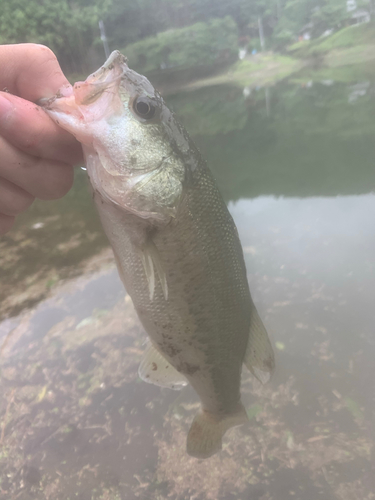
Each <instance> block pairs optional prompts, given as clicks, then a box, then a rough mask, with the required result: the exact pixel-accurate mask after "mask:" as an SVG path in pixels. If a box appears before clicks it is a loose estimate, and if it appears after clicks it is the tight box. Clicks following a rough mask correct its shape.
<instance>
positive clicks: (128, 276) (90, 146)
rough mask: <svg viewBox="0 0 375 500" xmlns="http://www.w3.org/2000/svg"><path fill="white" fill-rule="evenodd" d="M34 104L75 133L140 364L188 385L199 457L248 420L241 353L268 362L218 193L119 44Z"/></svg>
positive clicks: (246, 359) (256, 363)
mask: <svg viewBox="0 0 375 500" xmlns="http://www.w3.org/2000/svg"><path fill="white" fill-rule="evenodd" d="M44 107H45V109H46V111H47V113H48V114H49V115H50V116H51V117H52V118H53V119H54V120H55V122H56V123H57V124H58V125H60V126H61V127H63V128H64V129H66V130H68V131H69V132H71V133H72V134H73V135H74V136H75V137H76V138H77V139H78V140H79V141H80V142H81V143H82V145H83V151H84V155H85V161H86V167H87V172H88V176H89V179H90V183H91V186H92V190H93V197H94V200H95V203H96V206H97V209H98V211H99V214H100V218H101V222H102V224H103V227H104V230H105V232H106V234H107V236H108V239H109V241H110V243H111V245H112V248H113V252H114V255H115V259H116V263H117V267H118V271H119V274H120V276H121V279H122V281H123V283H124V285H125V287H126V290H127V292H128V293H129V295H130V297H131V298H132V300H133V303H134V307H135V309H136V311H137V314H138V316H139V319H140V321H141V322H142V324H143V326H144V328H145V330H146V332H147V333H148V335H149V337H150V340H151V342H150V345H149V347H148V348H147V350H146V352H145V354H144V358H143V360H142V362H141V365H140V368H139V375H140V377H141V378H142V379H143V380H145V381H148V382H152V383H155V384H158V385H160V386H162V387H172V388H180V387H182V386H184V385H186V384H187V383H188V382H189V383H190V384H191V385H192V386H193V388H194V389H195V391H196V392H197V394H198V396H199V398H200V400H201V403H202V409H201V411H200V412H199V413H198V414H197V415H196V416H195V418H194V420H193V423H192V425H191V428H190V431H189V433H188V438H187V452H188V453H189V454H190V455H192V456H194V457H199V458H206V457H209V456H211V455H213V454H214V453H216V452H217V451H218V450H220V449H221V445H222V437H223V435H224V433H225V432H226V431H227V429H229V428H230V427H233V426H235V425H239V424H242V423H244V422H246V421H247V420H248V419H247V415H246V411H245V409H244V407H243V405H242V403H241V397H240V382H241V370H242V365H243V363H244V364H245V365H246V366H247V368H248V369H249V370H250V371H251V372H252V373H253V374H254V375H255V376H256V377H257V378H258V379H259V380H260V381H261V382H265V381H267V380H268V379H269V377H270V374H271V372H272V370H273V368H274V355H273V351H272V347H271V344H270V342H269V339H268V336H267V332H266V330H265V328H264V326H263V323H262V321H261V319H260V317H259V315H258V313H257V311H256V309H255V306H254V304H253V301H252V299H251V296H250V292H249V286H248V283H247V278H246V269H245V263H244V258H243V253H242V248H241V244H240V241H239V237H238V234H237V230H236V227H235V225H234V222H233V220H232V217H231V216H230V214H229V212H228V210H227V207H226V204H225V203H224V201H223V199H222V197H221V195H220V193H219V191H218V188H217V187H216V183H215V181H214V179H213V177H212V175H211V173H210V171H209V169H208V167H207V165H206V163H205V162H204V161H203V159H202V158H201V155H200V153H199V151H198V150H197V148H196V147H195V145H194V144H193V142H192V140H191V139H190V138H189V136H188V134H187V133H186V131H185V130H184V128H183V127H182V126H181V125H180V124H179V123H178V121H177V120H176V118H175V117H174V115H173V114H172V113H171V112H170V111H169V109H168V108H167V106H166V105H165V103H164V101H163V99H162V98H161V96H160V95H159V94H158V92H156V91H155V89H154V88H153V86H152V85H151V83H150V82H149V81H148V80H147V79H146V78H145V77H144V76H141V75H139V74H137V73H136V72H134V71H132V70H131V69H129V68H128V66H127V64H126V59H125V57H124V56H123V55H122V54H120V52H118V51H115V52H113V53H112V54H111V56H110V57H109V59H108V60H107V61H106V63H105V64H104V66H102V67H101V68H100V69H99V70H98V71H96V72H95V73H93V74H92V75H90V76H89V77H88V78H87V79H86V81H85V82H78V83H76V84H75V85H74V86H73V87H71V86H67V87H65V88H62V89H60V91H59V93H58V94H57V95H56V96H55V97H53V98H52V99H49V100H48V101H46V102H45V103H44Z"/></svg>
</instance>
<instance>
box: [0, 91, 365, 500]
mask: <svg viewBox="0 0 375 500" xmlns="http://www.w3.org/2000/svg"><path fill="white" fill-rule="evenodd" d="M168 102H169V103H170V104H171V105H172V107H173V108H174V109H175V111H176V112H177V114H179V115H180V116H181V117H182V119H183V121H184V123H185V124H186V126H187V128H188V130H189V131H190V133H191V134H192V135H193V136H194V138H195V140H196V142H197V143H198V145H199V147H200V149H201V151H202V153H203V155H204V156H205V157H206V158H207V160H208V161H209V165H210V167H211V169H212V170H213V172H214V174H215V176H216V178H217V180H218V183H219V185H220V188H221V191H222V193H223V195H224V197H225V199H226V201H227V202H228V203H229V208H230V211H231V213H232V214H233V217H234V219H235V221H236V224H237V227H238V230H239V233H240V236H241V240H242V243H243V247H244V252H245V259H246V264H247V269H248V278H249V282H250V287H251V291H252V295H253V298H254V301H255V303H256V304H257V306H258V309H259V312H260V314H261V316H262V318H263V319H264V323H265V325H266V327H267V329H268V330H269V333H270V336H271V338H272V341H273V344H274V347H275V352H276V363H277V368H276V372H275V375H274V377H273V380H272V381H271V383H269V384H268V385H267V386H265V387H260V385H259V384H258V383H257V382H256V381H254V380H252V379H251V378H250V376H249V375H248V374H247V373H245V372H244V380H243V388H242V392H243V400H244V404H245V406H246V407H247V409H248V412H249V416H250V418H251V422H250V424H249V425H247V426H242V427H239V428H236V429H233V430H231V431H229V432H228V433H227V435H226V436H225V438H224V449H223V451H222V452H221V453H220V454H219V455H216V456H214V457H212V458H210V459H208V460H205V461H198V460H195V459H192V458H190V457H188V456H187V455H186V454H185V439H186V433H187V430H188V428H189V425H190V422H191V420H192V417H193V415H194V413H195V411H196V408H197V407H198V399H197V396H196V395H195V393H194V391H193V390H191V389H190V388H186V389H184V390H182V391H181V392H173V391H169V390H166V389H160V388H158V387H156V386H152V385H149V384H146V383H144V382H141V381H140V380H139V379H138V376H137V367H138V364H139V361H140V358H141V355H142V351H143V349H144V346H143V343H144V340H145V334H144V332H143V331H142V328H141V326H140V324H139V322H138V319H137V317H136V315H135V313H134V311H133V309H132V306H131V302H130V300H129V298H128V297H127V296H126V293H125V291H124V290H123V288H122V285H121V283H120V281H119V279H118V277H117V273H116V271H115V269H114V266H113V263H112V260H111V254H110V251H108V250H107V249H106V241H105V238H104V236H103V234H102V232H101V229H100V227H99V224H98V220H97V217H96V215H95V213H94V210H93V206H92V204H91V200H90V196H89V194H88V192H87V190H86V182H85V174H84V172H83V171H79V172H77V182H76V186H75V188H74V190H73V191H72V192H71V193H70V194H69V195H68V197H66V198H65V199H64V200H61V201H59V202H55V203H37V204H36V205H35V206H34V208H33V209H32V210H31V211H30V212H29V213H28V214H26V215H25V216H24V217H23V219H22V220H21V221H20V222H19V224H18V226H17V228H16V229H15V231H13V232H12V233H10V234H9V235H8V236H7V237H5V238H3V239H2V240H1V241H0V250H1V253H0V265H1V267H0V269H1V270H0V280H1V290H0V295H1V301H2V306H1V308H2V309H1V310H2V317H3V320H2V322H1V323H0V341H1V345H2V347H1V388H0V390H1V400H0V404H1V407H0V408H1V415H2V418H1V425H0V443H1V451H0V472H1V482H0V498H4V499H11V498H14V499H16V498H17V499H25V500H26V499H27V500H29V499H35V498H36V499H42V500H43V499H51V500H52V499H53V500H55V499H57V500H60V499H61V500H68V499H70V500H72V499H77V498H78V499H80V500H86V499H87V500H91V499H97V498H100V499H106V500H118V499H124V500H125V499H126V500H129V499H130V500H131V499H133V498H134V499H135V498H140V499H156V500H161V499H163V500H164V499H176V500H177V499H178V500H185V499H186V500H187V499H195V500H200V499H202V500H203V499H215V500H216V499H222V500H227V499H228V500H229V499H238V500H247V499H249V500H250V499H251V500H260V499H262V500H286V499H299V500H316V499H318V498H322V499H324V500H331V499H332V500H333V499H338V500H357V499H358V500H370V499H372V498H375V454H374V444H375V429H374V418H375V388H374V379H375V364H374V359H375V333H374V324H375V311H374V305H373V303H374V297H375V223H374V220H375V219H374V214H375V195H373V194H372V192H373V191H374V189H375V119H374V117H375V85H374V83H371V82H367V81H364V82H357V83H351V84H334V83H333V82H330V81H325V82H321V83H316V82H314V83H313V84H311V82H304V83H303V84H298V85H297V84H292V83H289V84H282V85H280V86H278V87H276V88H271V89H267V90H265V89H258V90H257V89H245V90H241V89H236V88H234V87H233V88H232V87H225V86H218V87H213V88H205V89H202V90H199V91H196V92H192V93H185V94H182V95H176V96H170V97H169V98H168Z"/></svg>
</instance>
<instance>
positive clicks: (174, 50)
mask: <svg viewBox="0 0 375 500" xmlns="http://www.w3.org/2000/svg"><path fill="white" fill-rule="evenodd" d="M237 39H238V32H237V26H236V23H235V22H234V21H233V19H232V18H230V17H225V18H224V19H212V20H211V21H209V22H208V23H202V22H201V23H196V24H193V25H192V26H189V27H186V28H179V29H172V30H168V31H164V32H162V33H158V34H157V35H156V36H154V37H149V38H145V39H144V40H141V41H139V42H136V43H134V44H131V45H128V46H127V47H126V48H125V49H123V52H124V53H125V54H126V55H127V57H128V59H129V62H130V65H131V66H132V67H133V68H134V69H136V70H137V71H139V72H141V73H145V74H148V73H150V72H152V71H155V70H159V69H165V68H175V67H194V66H200V65H206V66H211V65H215V64H217V63H222V62H230V61H232V60H234V59H235V57H236V56H237V50H238V49H237Z"/></svg>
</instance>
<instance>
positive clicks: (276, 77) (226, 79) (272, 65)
mask: <svg viewBox="0 0 375 500" xmlns="http://www.w3.org/2000/svg"><path fill="white" fill-rule="evenodd" d="M303 66H304V62H303V61H301V60H299V59H295V58H292V57H289V56H283V55H280V54H274V53H272V52H265V53H262V54H256V55H255V56H249V57H247V58H246V59H244V60H242V61H237V62H235V63H234V64H232V65H231V66H229V67H228V68H227V69H226V70H225V71H223V72H222V73H220V74H217V75H213V76H209V77H207V78H202V79H197V80H193V81H190V82H188V83H186V84H185V85H179V86H178V89H172V88H168V87H167V86H166V87H165V88H164V90H165V91H166V93H170V92H173V91H174V90H178V91H181V90H196V89H198V88H202V87H210V86H212V85H221V84H228V83H230V84H233V85H238V86H240V87H256V86H259V87H264V86H267V85H273V84H275V83H276V82H278V81H280V80H282V79H284V78H286V77H287V76H290V75H292V74H293V73H295V72H296V71H298V70H300V69H301V68H302V67H303ZM162 87H163V86H162Z"/></svg>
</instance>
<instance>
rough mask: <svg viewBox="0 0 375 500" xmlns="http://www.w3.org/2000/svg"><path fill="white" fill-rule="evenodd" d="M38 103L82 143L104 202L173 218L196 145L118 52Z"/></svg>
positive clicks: (92, 182)
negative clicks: (79, 79)
mask: <svg viewBox="0 0 375 500" xmlns="http://www.w3.org/2000/svg"><path fill="white" fill-rule="evenodd" d="M42 105H43V107H44V109H45V110H46V112H47V113H48V114H49V115H50V116H51V117H52V118H53V119H54V120H55V122H56V123H57V124H58V125H59V126H61V127H62V128H65V129H66V130H68V131H69V132H71V133H72V134H73V135H74V136H75V137H76V138H77V139H78V140H79V141H80V142H81V143H82V145H83V149H84V154H85V158H86V165H87V170H88V174H89V177H90V181H91V184H92V185H93V187H94V190H95V192H98V193H99V194H100V195H101V197H102V199H103V200H104V201H105V202H111V203H114V204H116V205H117V206H119V207H123V208H124V209H126V210H128V211H131V212H133V213H135V214H137V215H139V216H141V217H144V218H149V217H153V218H156V219H157V218H159V219H163V220H164V219H169V218H170V217H174V216H175V214H176V211H177V209H178V206H179V204H180V201H181V197H182V192H183V182H184V179H185V178H186V169H187V168H190V167H191V166H192V165H191V164H192V159H193V157H194V154H192V151H193V150H194V153H195V154H197V151H196V150H195V148H194V147H193V146H192V144H191V141H190V140H189V138H188V136H187V133H186V132H185V130H184V129H183V128H182V127H181V126H180V124H179V123H178V122H177V121H176V119H175V117H174V115H173V114H172V113H171V112H170V111H169V109H168V108H167V106H166V105H165V103H164V101H163V99H162V97H161V96H160V94H159V93H158V92H157V91H156V90H155V89H154V87H153V86H152V85H151V83H150V82H149V81H148V80H147V78H146V77H144V76H142V75H139V74H138V73H136V72H135V71H133V70H131V69H130V68H129V67H128V66H127V64H126V58H125V57H124V56H123V55H122V54H121V53H120V52H118V51H115V52H113V53H112V54H111V55H110V57H109V58H108V60H107V61H106V62H105V64H104V65H103V66H102V67H101V68H100V69H99V70H97V71H96V72H95V73H93V74H91V75H90V76H89V77H88V78H87V79H86V80H85V81H84V82H77V83H75V84H74V85H73V86H70V85H69V86H65V87H63V88H62V89H60V90H59V92H58V93H57V94H56V95H55V96H54V97H52V98H51V99H48V100H45V101H44V102H43V103H42ZM193 163H194V162H193Z"/></svg>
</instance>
